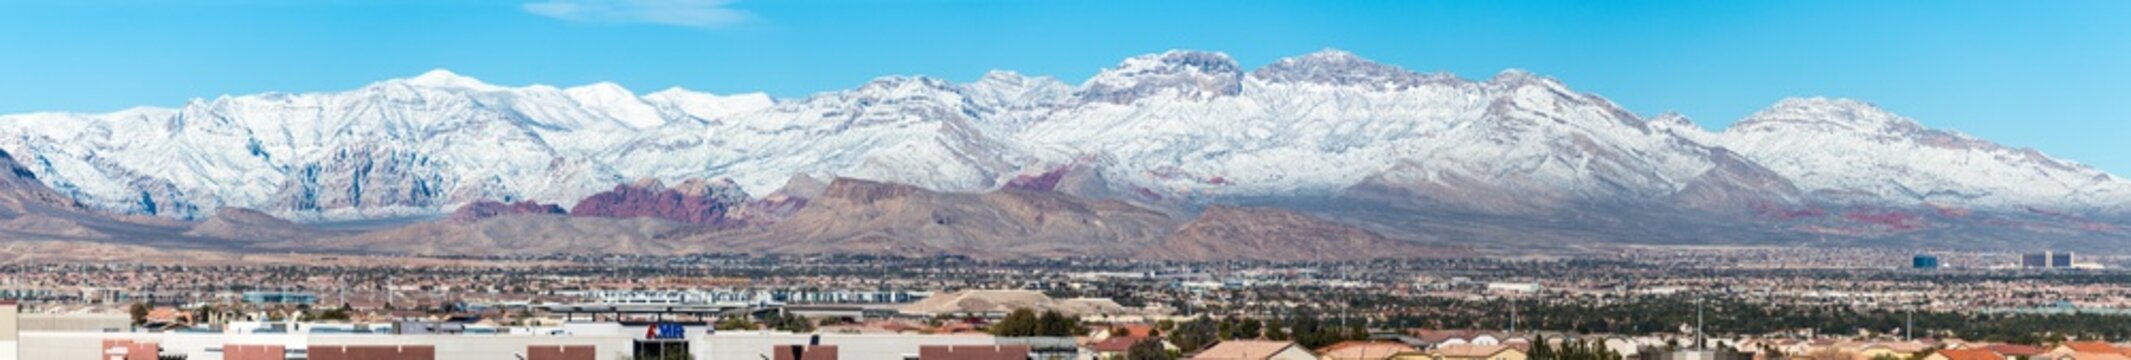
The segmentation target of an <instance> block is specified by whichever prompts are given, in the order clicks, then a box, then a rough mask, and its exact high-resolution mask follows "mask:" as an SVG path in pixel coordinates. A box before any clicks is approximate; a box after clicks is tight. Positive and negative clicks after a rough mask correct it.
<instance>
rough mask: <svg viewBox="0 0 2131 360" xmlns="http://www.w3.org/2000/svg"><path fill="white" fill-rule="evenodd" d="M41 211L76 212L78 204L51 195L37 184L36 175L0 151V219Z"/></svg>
mask: <svg viewBox="0 0 2131 360" xmlns="http://www.w3.org/2000/svg"><path fill="white" fill-rule="evenodd" d="M39 209H44V210H63V211H79V210H81V204H79V203H76V202H74V199H72V198H68V197H67V196H66V195H61V194H59V192H56V191H52V188H50V187H46V186H45V185H44V183H43V182H39V181H38V180H37V174H36V173H34V172H31V171H30V169H29V168H28V167H25V166H23V165H22V164H21V163H18V162H15V158H14V156H13V155H10V154H8V153H7V151H4V150H0V218H11V217H15V216H20V215H25V214H29V213H32V212H35V211H37V210H39Z"/></svg>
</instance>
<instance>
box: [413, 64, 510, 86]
mask: <svg viewBox="0 0 2131 360" xmlns="http://www.w3.org/2000/svg"><path fill="white" fill-rule="evenodd" d="M399 82H401V83H404V84H407V85H411V86H419V87H432V88H464V89H473V90H484V91H486V90H497V89H501V87H498V86H495V85H490V84H488V83H485V82H481V80H480V79H475V78H473V77H469V76H465V75H459V74H458V73H454V72H451V70H445V69H435V70H429V72H424V73H422V75H419V76H415V77H411V78H406V79H401V80H399Z"/></svg>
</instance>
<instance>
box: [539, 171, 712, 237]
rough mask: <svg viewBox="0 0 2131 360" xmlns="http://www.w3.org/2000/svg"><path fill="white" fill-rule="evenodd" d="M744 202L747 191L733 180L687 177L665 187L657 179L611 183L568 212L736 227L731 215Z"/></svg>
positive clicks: (578, 214) (582, 215)
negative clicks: (613, 184) (605, 188)
mask: <svg viewBox="0 0 2131 360" xmlns="http://www.w3.org/2000/svg"><path fill="white" fill-rule="evenodd" d="M746 202H747V192H745V191H741V189H740V186H739V185H737V184H733V182H732V180H729V179H719V180H710V181H705V180H702V179H689V180H687V181H686V182H682V183H681V184H680V185H679V186H675V187H667V186H666V185H665V184H662V183H660V182H659V181H658V180H652V179H644V180H638V181H637V182H636V183H635V184H623V185H616V186H614V189H613V190H608V191H605V192H601V193H598V194H592V196H589V197H586V198H584V199H582V200H578V201H577V205H576V206H572V207H570V212H569V213H570V215H571V216H577V217H607V218H638V217H652V218H661V219H666V220H672V221H679V222H685V223H691V224H701V225H714V226H736V225H740V220H739V219H736V218H734V217H733V216H732V214H733V213H735V212H737V210H739V208H740V207H741V206H744V204H745V203H746Z"/></svg>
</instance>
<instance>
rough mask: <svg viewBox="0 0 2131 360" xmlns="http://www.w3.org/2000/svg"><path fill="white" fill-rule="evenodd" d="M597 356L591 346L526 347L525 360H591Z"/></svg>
mask: <svg viewBox="0 0 2131 360" xmlns="http://www.w3.org/2000/svg"><path fill="white" fill-rule="evenodd" d="M597 358H598V356H597V355H596V354H595V353H594V350H593V347H592V346H591V345H581V346H539V345H535V346H527V347H525V359H526V360H593V359H597Z"/></svg>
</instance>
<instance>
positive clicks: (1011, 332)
mask: <svg viewBox="0 0 2131 360" xmlns="http://www.w3.org/2000/svg"><path fill="white" fill-rule="evenodd" d="M1041 321H1042V320H1041V319H1038V318H1037V317H1036V312H1035V311H1033V310H1029V309H1018V310H1014V312H1010V313H1007V314H1006V318H1002V319H999V322H996V323H992V324H991V328H990V330H991V333H992V335H995V336H1001V337H1028V336H1036V335H1037V333H1038V332H1040V331H1042V326H1043V325H1042V324H1040V323H1039V322H1041Z"/></svg>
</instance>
